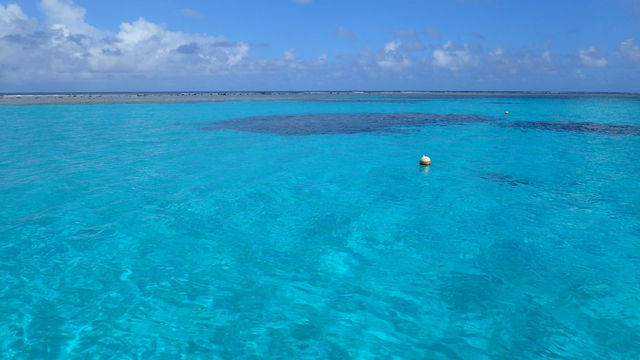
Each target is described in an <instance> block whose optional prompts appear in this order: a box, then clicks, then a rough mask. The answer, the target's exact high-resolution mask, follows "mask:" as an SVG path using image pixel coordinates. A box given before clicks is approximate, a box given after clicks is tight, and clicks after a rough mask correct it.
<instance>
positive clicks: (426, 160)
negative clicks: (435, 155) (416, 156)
mask: <svg viewBox="0 0 640 360" xmlns="http://www.w3.org/2000/svg"><path fill="white" fill-rule="evenodd" d="M420 165H431V158H430V157H428V156H427V155H422V157H421V158H420Z"/></svg>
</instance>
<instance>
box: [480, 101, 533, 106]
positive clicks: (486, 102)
mask: <svg viewBox="0 0 640 360" xmlns="http://www.w3.org/2000/svg"><path fill="white" fill-rule="evenodd" d="M483 104H495V105H523V104H526V103H522V102H509V101H485V102H483Z"/></svg>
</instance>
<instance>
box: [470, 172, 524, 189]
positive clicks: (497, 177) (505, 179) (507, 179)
mask: <svg viewBox="0 0 640 360" xmlns="http://www.w3.org/2000/svg"><path fill="white" fill-rule="evenodd" d="M480 178H481V179H485V180H489V181H493V182H496V183H499V184H505V185H510V186H513V187H516V186H518V185H529V181H528V180H525V179H517V178H514V177H513V176H511V175H505V174H498V173H487V174H484V175H481V176H480Z"/></svg>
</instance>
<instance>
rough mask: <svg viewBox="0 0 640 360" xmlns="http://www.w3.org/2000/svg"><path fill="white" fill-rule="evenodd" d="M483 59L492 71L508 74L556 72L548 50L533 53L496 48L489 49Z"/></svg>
mask: <svg viewBox="0 0 640 360" xmlns="http://www.w3.org/2000/svg"><path fill="white" fill-rule="evenodd" d="M484 61H485V63H486V65H487V66H489V67H491V68H492V70H493V71H494V72H503V73H504V72H507V73H509V74H516V73H544V74H553V73H555V72H556V69H555V68H554V66H553V61H552V58H551V52H550V51H549V50H545V51H543V52H542V53H535V52H531V51H526V50H506V49H504V48H497V49H495V50H493V51H490V52H489V53H488V54H487V56H486V58H485V59H484Z"/></svg>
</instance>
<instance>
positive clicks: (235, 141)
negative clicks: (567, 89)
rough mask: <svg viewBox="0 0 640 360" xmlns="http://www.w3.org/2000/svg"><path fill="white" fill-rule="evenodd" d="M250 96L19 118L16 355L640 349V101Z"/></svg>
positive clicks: (568, 353) (1, 155)
mask: <svg viewBox="0 0 640 360" xmlns="http://www.w3.org/2000/svg"><path fill="white" fill-rule="evenodd" d="M403 98H406V100H412V101H398V99H400V100H402V99H403ZM416 99H418V100H420V101H413V100H416ZM233 100H234V101H219V102H213V103H191V104H180V103H171V104H156V103H153V104H104V105H40V106H2V107H0V126H2V131H0V203H2V204H3V205H2V207H0V318H2V319H3V320H2V321H1V322H0V354H2V355H1V356H2V357H3V358H8V359H14V358H15V359H22V358H34V359H43V358H44V359H74V358H90V357H93V356H98V357H100V358H113V359H123V358H124V359H127V358H131V359H137V358H140V359H142V358H144V359H149V358H167V359H170V358H171V359H173V358H178V357H181V356H182V357H185V358H206V359H211V358H222V359H231V358H244V359H249V358H256V359H257V358H333V359H348V358H353V359H376V358H392V357H396V358H407V359H412V358H420V359H514V358H524V359H540V358H550V359H551V358H569V359H584V358H608V359H630V358H637V357H639V356H640V345H639V344H640V316H639V315H638V314H640V300H639V299H640V285H639V284H640V176H638V175H640V151H639V150H640V136H639V135H638V134H637V133H636V132H634V131H622V132H621V131H617V130H615V129H635V127H638V126H640V102H639V101H637V100H638V99H637V97H634V96H619V97H617V96H563V95H557V96H550V95H547V96H532V95H527V96H524V95H523V96H513V95H511V96H497V95H496V96H489V95H485V96H476V95H474V96H465V95H464V94H456V95H451V96H442V95H438V96H428V95H416V94H406V95H398V94H394V95H392V96H391V95H388V94H364V95H362V94H360V95H357V96H354V95H348V96H347V95H340V94H338V95H332V96H327V99H324V98H323V95H322V94H314V97H313V98H308V97H306V96H301V97H296V95H288V96H286V97H278V98H276V99H274V98H271V97H268V96H267V97H265V98H260V96H254V98H252V99H248V100H243V101H235V100H237V99H233ZM349 100H354V101H349ZM505 111H509V112H510V114H509V115H508V116H507V115H504V112H505ZM332 114H334V115H332ZM394 114H395V115H394ZM416 114H424V116H422V115H416ZM385 119H387V120H389V119H392V120H393V121H392V122H393V124H394V125H393V126H386V125H385V122H384V121H385ZM407 119H408V120H407ZM411 119H414V120H415V119H418V120H419V119H422V120H420V121H413V120H411ZM424 119H449V120H451V119H453V120H455V121H437V122H433V121H423V120H424ZM462 119H482V120H483V121H462ZM405 120H406V121H405ZM270 121H273V123H270ZM292 122H293V123H294V124H296V126H297V128H300V129H305V128H306V129H307V130H308V131H306V132H304V131H298V132H294V133H287V129H288V128H289V126H288V125H287V124H289V125H290V124H291V123H292ZM368 123H370V124H371V126H367V124H368ZM574 123H575V124H578V125H576V126H570V125H567V124H574ZM256 124H257V125H259V126H257V125H256ZM381 124H382V125H381ZM549 124H551V125H549ZM557 124H560V125H557ZM580 124H582V125H580ZM584 124H597V125H588V126H586V128H587V129H597V130H602V129H609V131H582V130H581V129H585V125H584ZM305 125H307V126H306V127H305ZM353 125H355V126H353ZM619 126H622V127H619ZM345 128H346V129H351V131H346V130H345ZM265 129H266V130H265ZM354 129H355V130H354ZM611 129H614V130H611ZM356 130H357V131H356ZM422 154H427V155H429V156H430V157H431V158H432V160H433V164H432V166H431V167H429V168H423V167H420V166H418V164H417V163H418V160H419V158H420V156H421V155H422Z"/></svg>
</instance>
